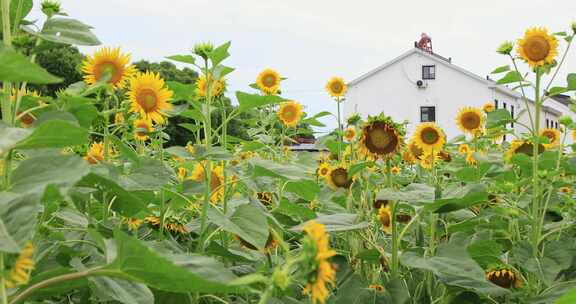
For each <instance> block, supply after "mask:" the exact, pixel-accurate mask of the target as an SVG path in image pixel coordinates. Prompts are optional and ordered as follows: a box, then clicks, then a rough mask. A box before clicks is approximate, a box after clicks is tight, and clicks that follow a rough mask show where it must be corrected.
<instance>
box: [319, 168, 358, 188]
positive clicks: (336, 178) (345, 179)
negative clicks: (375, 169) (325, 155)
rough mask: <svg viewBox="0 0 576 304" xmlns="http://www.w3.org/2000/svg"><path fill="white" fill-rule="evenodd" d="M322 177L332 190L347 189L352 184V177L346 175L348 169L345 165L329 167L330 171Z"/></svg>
mask: <svg viewBox="0 0 576 304" xmlns="http://www.w3.org/2000/svg"><path fill="white" fill-rule="evenodd" d="M324 178H325V179H326V181H327V182H328V185H329V186H330V187H331V188H332V189H334V190H337V189H339V188H342V189H348V188H350V186H351V185H352V178H351V177H350V176H349V175H348V169H347V168H346V167H345V166H336V167H332V168H330V172H329V173H328V175H326V176H325V177H324Z"/></svg>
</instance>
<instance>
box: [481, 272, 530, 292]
mask: <svg viewBox="0 0 576 304" xmlns="http://www.w3.org/2000/svg"><path fill="white" fill-rule="evenodd" d="M486 279H487V280H488V281H490V282H492V283H494V284H496V285H498V286H500V287H502V288H506V289H509V288H512V287H514V288H519V287H522V285H523V283H522V278H520V276H518V275H517V274H516V271H514V269H512V268H510V267H506V266H499V267H495V268H492V269H490V270H488V271H486Z"/></svg>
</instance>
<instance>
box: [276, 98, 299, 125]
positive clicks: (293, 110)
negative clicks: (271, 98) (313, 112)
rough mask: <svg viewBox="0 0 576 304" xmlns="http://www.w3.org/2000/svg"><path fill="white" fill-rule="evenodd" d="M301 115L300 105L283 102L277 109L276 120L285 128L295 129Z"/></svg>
mask: <svg viewBox="0 0 576 304" xmlns="http://www.w3.org/2000/svg"><path fill="white" fill-rule="evenodd" d="M302 114H303V113H302V105H301V104H300V103H298V102H296V101H287V102H283V103H281V104H280V109H278V118H279V119H280V120H281V121H282V122H283V123H284V125H286V126H287V127H296V126H297V125H298V122H300V118H301V117H302Z"/></svg>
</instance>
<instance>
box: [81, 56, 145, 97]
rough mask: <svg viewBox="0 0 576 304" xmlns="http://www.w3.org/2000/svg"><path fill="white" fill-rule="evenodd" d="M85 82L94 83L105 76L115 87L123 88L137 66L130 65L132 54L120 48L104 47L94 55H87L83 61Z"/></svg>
mask: <svg viewBox="0 0 576 304" xmlns="http://www.w3.org/2000/svg"><path fill="white" fill-rule="evenodd" d="M82 72H84V74H86V75H84V82H86V83H87V84H89V85H93V84H95V83H97V82H99V81H101V80H103V78H104V77H109V79H108V80H107V81H108V83H109V84H111V85H112V86H114V88H123V87H124V86H125V84H126V81H128V79H130V78H131V77H132V76H133V75H134V74H135V73H136V68H135V67H134V66H133V65H130V54H122V53H120V48H109V47H104V48H101V49H99V50H98V51H96V53H94V55H93V56H87V57H86V59H85V60H84V62H83V63H82Z"/></svg>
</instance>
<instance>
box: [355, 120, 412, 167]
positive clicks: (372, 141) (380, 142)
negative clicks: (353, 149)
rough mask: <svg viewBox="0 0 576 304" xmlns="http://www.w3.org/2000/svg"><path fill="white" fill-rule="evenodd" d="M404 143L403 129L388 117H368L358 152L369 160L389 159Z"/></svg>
mask: <svg viewBox="0 0 576 304" xmlns="http://www.w3.org/2000/svg"><path fill="white" fill-rule="evenodd" d="M403 143H404V129H403V128H402V126H401V125H399V124H396V123H394V122H393V121H392V119H391V118H390V117H387V116H384V115H382V114H381V115H379V116H377V117H370V118H369V119H368V122H367V123H365V124H364V126H363V128H362V134H361V138H360V149H359V150H360V152H361V153H362V154H365V155H366V156H367V157H370V158H384V157H391V156H393V155H394V154H396V153H398V151H400V149H401V148H402V145H403Z"/></svg>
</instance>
